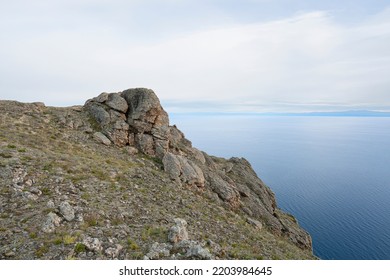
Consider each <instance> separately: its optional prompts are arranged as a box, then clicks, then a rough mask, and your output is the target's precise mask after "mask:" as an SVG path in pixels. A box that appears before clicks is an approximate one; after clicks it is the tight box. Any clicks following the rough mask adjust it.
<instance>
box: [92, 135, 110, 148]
mask: <svg viewBox="0 0 390 280" xmlns="http://www.w3.org/2000/svg"><path fill="white" fill-rule="evenodd" d="M93 138H95V139H96V140H97V141H99V142H101V143H103V144H104V145H106V146H110V145H111V141H110V139H108V138H107V136H106V135H104V134H103V133H101V132H95V133H94V134H93Z"/></svg>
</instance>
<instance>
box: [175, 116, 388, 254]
mask: <svg viewBox="0 0 390 280" xmlns="http://www.w3.org/2000/svg"><path fill="white" fill-rule="evenodd" d="M171 124H177V125H178V127H179V128H180V129H181V130H182V131H183V132H184V133H185V135H186V137H187V138H188V139H189V140H191V141H192V143H193V145H194V146H195V147H197V148H199V149H200V150H203V151H206V152H207V153H209V154H211V155H216V156H222V157H227V158H229V157H232V156H237V157H245V158H247V159H248V160H249V161H250V163H251V164H252V166H253V168H254V169H255V171H256V173H257V174H258V176H259V177H260V178H261V179H262V180H263V181H264V182H265V183H266V184H267V185H268V186H270V187H271V189H272V190H273V191H274V192H275V194H276V198H277V202H278V206H279V207H280V208H282V209H283V210H285V211H287V212H289V213H291V214H293V215H294V216H295V217H296V218H297V219H298V221H299V223H300V225H301V226H302V227H303V228H305V229H306V230H307V231H308V232H309V233H310V234H311V236H312V238H313V246H314V253H315V254H316V255H317V256H318V257H320V258H321V259H390V203H389V201H390V172H389V170H390V145H389V143H390V118H375V117H371V118H370V117H297V116H294V117H282V116H271V117H270V116H240V115H223V116H221V115H220V116H218V115H183V114H177V115H175V114H174V115H171Z"/></svg>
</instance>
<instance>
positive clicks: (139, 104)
mask: <svg viewBox="0 0 390 280" xmlns="http://www.w3.org/2000/svg"><path fill="white" fill-rule="evenodd" d="M122 96H123V98H124V99H125V100H126V101H127V104H128V105H129V111H128V123H129V124H132V123H133V121H134V120H139V121H142V122H143V123H150V124H153V126H154V127H159V126H168V125H169V119H168V114H167V113H166V112H165V111H164V110H163V108H162V107H161V104H160V100H159V99H158V97H157V95H156V94H155V93H154V92H153V91H152V90H150V89H145V88H135V89H128V90H125V91H123V92H122ZM134 127H135V128H136V129H138V125H137V123H134ZM141 129H143V127H141ZM149 131H150V130H149Z"/></svg>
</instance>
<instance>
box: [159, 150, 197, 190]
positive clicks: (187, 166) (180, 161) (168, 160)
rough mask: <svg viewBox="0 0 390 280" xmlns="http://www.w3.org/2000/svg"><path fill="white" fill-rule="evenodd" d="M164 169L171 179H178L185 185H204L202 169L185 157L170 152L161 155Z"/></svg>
mask: <svg viewBox="0 0 390 280" xmlns="http://www.w3.org/2000/svg"><path fill="white" fill-rule="evenodd" d="M162 162H163V165H164V170H165V171H166V172H167V173H168V174H169V176H170V177H171V179H172V180H178V179H180V180H181V181H182V182H183V183H185V184H187V185H191V186H192V185H195V186H197V187H204V184H205V178H204V175H203V171H202V170H201V169H200V168H199V166H197V165H196V164H195V163H194V162H192V161H190V160H188V159H187V158H185V157H183V156H179V155H174V154H172V153H169V152H168V153H166V154H165V156H164V157H163V160H162Z"/></svg>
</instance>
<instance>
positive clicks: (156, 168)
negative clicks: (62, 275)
mask: <svg viewBox="0 0 390 280" xmlns="http://www.w3.org/2000/svg"><path fill="white" fill-rule="evenodd" d="M0 110H1V111H0V116H1V119H0V129H1V134H0V182H1V185H0V195H1V196H0V202H1V204H0V215H1V222H0V245H1V247H0V256H1V257H2V258H11V259H13V258H16V259H33V258H45V259H66V258H77V259H97V258H102V259H110V258H111V259H112V258H119V259H135V258H145V259H159V258H165V259H170V258H174V259H214V258H216V259H230V258H239V259H240V258H252V259H253V258H264V259H271V258H282V259H289V258H292V259H301V258H304V259H307V258H314V256H313V255H312V248H311V246H312V244H311V238H310V236H309V235H308V234H307V233H306V232H305V231H304V230H303V229H302V228H300V227H299V225H298V224H297V222H296V220H295V219H294V218H293V217H292V216H291V215H288V214H286V213H283V212H282V211H280V209H278V208H277V205H276V201H275V196H274V194H273V193H272V191H271V190H270V188H269V187H267V186H266V185H265V184H264V183H263V182H262V181H261V180H260V179H259V178H258V177H257V175H256V173H255V172H254V171H253V169H252V168H251V166H250V163H249V162H248V161H246V160H245V159H242V158H231V159H228V160H227V159H223V158H217V157H213V156H210V155H208V154H206V153H204V152H202V151H199V150H198V149H196V148H194V147H193V146H192V144H191V142H190V141H189V140H188V139H186V138H185V136H184V134H183V133H182V132H181V131H180V130H179V129H178V128H177V127H176V126H171V125H170V124H169V117H168V114H167V113H166V112H165V111H164V109H163V108H162V107H161V104H160V102H159V99H158V97H157V96H156V94H155V93H154V92H153V91H152V90H149V89H144V88H136V89H128V90H125V91H123V92H119V93H102V94H100V95H99V96H97V97H95V98H92V99H90V100H88V101H87V102H86V103H85V105H84V106H74V107H69V108H52V107H46V106H45V105H44V104H42V103H32V104H25V103H18V102H15V101H2V102H0Z"/></svg>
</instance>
